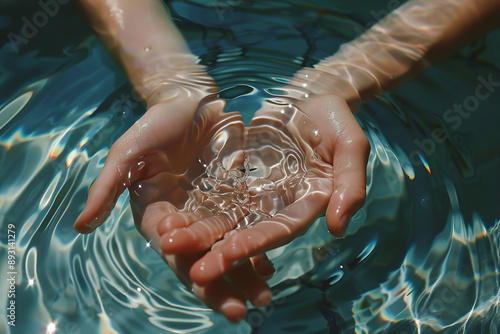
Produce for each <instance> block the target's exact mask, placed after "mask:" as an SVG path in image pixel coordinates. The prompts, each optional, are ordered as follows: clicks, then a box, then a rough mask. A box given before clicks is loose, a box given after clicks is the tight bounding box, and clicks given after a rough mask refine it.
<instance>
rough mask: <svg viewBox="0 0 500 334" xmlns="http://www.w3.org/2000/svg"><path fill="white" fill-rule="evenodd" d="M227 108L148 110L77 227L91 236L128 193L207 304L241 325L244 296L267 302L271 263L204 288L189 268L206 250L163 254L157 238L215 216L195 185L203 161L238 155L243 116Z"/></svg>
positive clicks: (144, 228)
mask: <svg viewBox="0 0 500 334" xmlns="http://www.w3.org/2000/svg"><path fill="white" fill-rule="evenodd" d="M223 107H224V103H223V101H221V100H219V99H217V98H216V97H214V96H209V97H206V98H204V99H203V100H202V102H201V103H199V100H196V99H174V100H169V101H167V102H165V103H159V104H156V105H154V106H152V107H151V108H149V109H148V111H147V112H146V113H145V115H144V116H143V117H141V118H140V119H139V120H138V121H137V122H136V124H134V126H133V127H131V128H130V129H129V130H128V131H127V132H126V133H125V134H124V135H123V136H122V137H120V138H119V139H118V140H117V142H116V143H115V144H114V145H113V146H112V147H111V149H110V151H109V154H108V156H107V159H106V162H105V165H104V167H103V169H102V171H101V173H100V174H99V176H98V178H97V179H96V181H95V182H94V184H93V185H92V187H91V188H90V190H89V197H88V201H87V203H86V206H85V208H84V210H83V211H82V213H81V215H80V216H79V217H78V219H77V221H76V223H75V225H74V228H75V229H76V230H77V231H78V232H80V233H90V232H92V231H94V230H95V229H96V228H97V227H98V226H99V225H101V224H102V223H103V222H104V221H105V219H106V218H107V216H108V215H109V213H110V211H111V210H112V208H113V207H114V205H115V202H116V200H117V199H118V197H119V196H120V194H121V193H122V192H123V191H124V190H125V189H126V188H128V189H129V192H130V199H131V206H132V211H133V215H134V220H135V222H136V226H137V228H138V230H139V231H140V233H141V234H142V235H143V236H144V237H145V238H146V239H147V240H148V241H149V242H151V245H152V247H153V248H154V249H155V250H156V251H157V252H159V253H160V254H162V257H163V259H164V260H165V262H167V264H168V265H169V266H170V267H171V268H172V270H173V271H174V272H175V273H176V275H177V276H178V277H179V279H180V280H181V281H182V282H183V283H184V284H185V285H186V286H187V287H188V288H189V289H191V290H192V291H193V292H195V294H196V295H197V296H198V297H199V298H200V299H201V300H202V301H203V302H205V304H207V306H209V307H211V308H212V309H214V310H215V311H217V312H220V313H222V314H223V315H224V316H226V317H227V318H228V319H229V320H231V321H238V320H240V319H241V318H242V317H243V316H244V314H245V312H246V301H247V299H248V300H250V301H251V302H252V303H253V304H254V305H256V306H263V305H265V304H266V303H267V302H268V301H269V300H270V297H271V293H270V291H269V287H268V285H267V283H266V282H265V278H266V276H269V275H271V274H272V273H273V271H274V268H272V265H271V264H270V262H268V261H267V258H266V257H265V256H258V257H254V258H253V259H251V260H245V261H243V262H244V263H242V265H241V266H239V267H238V268H236V269H234V270H232V271H231V272H228V273H227V274H226V275H224V276H223V277H219V278H217V279H214V280H211V282H210V284H207V285H205V286H199V285H198V284H195V283H193V282H192V281H191V279H190V277H189V270H190V269H191V267H192V265H193V264H194V263H195V262H196V261H197V260H198V259H199V258H200V257H201V256H202V255H203V254H204V252H199V251H196V247H193V249H192V250H191V251H190V252H184V253H183V252H178V253H177V254H175V255H165V254H163V252H162V249H161V246H160V243H161V241H160V233H159V232H161V231H162V229H164V228H165V226H170V227H171V226H178V227H180V226H181V225H182V224H189V223H192V222H193V221H195V220H199V219H201V218H206V217H207V215H210V211H209V210H207V209H206V208H207V207H210V205H211V204H213V203H212V202H210V201H209V202H210V203H209V204H206V205H204V204H203V203H204V202H206V194H204V193H203V192H202V191H200V190H199V189H198V188H199V185H198V186H197V185H196V180H197V179H199V177H200V175H203V174H204V173H205V172H206V166H204V165H203V163H202V161H203V160H207V159H209V160H217V159H220V160H221V159H226V160H227V159H233V158H231V156H235V157H237V156H238V154H237V153H236V154H235V153H233V151H237V149H238V147H239V146H241V140H242V135H243V122H242V120H241V116H240V115H239V114H238V113H228V114H225V113H223V111H222V110H223ZM235 159H236V160H237V158H235ZM198 208H200V209H199V210H197V209H198ZM203 208H205V210H203ZM224 218H225V219H221V220H218V222H219V224H220V225H224V224H228V225H231V224H232V222H231V217H224ZM209 246H211V244H210V245H209Z"/></svg>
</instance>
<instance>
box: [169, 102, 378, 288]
mask: <svg viewBox="0 0 500 334" xmlns="http://www.w3.org/2000/svg"><path fill="white" fill-rule="evenodd" d="M300 108H301V109H302V110H303V111H304V112H302V111H301V110H299V109H297V108H295V107H293V106H289V105H276V104H267V105H265V106H264V107H263V108H262V109H261V110H260V111H258V112H257V113H256V115H255V117H254V119H253V120H252V122H251V124H250V126H249V127H248V128H247V129H246V131H245V133H246V134H245V144H244V154H245V156H246V158H245V160H246V162H247V163H246V165H245V164H244V163H243V164H241V162H240V165H243V166H242V167H243V168H240V169H242V170H243V171H244V172H245V173H244V175H239V180H240V182H236V183H235V182H234V179H235V175H234V174H235V173H234V172H233V177H232V178H231V179H233V182H232V183H231V184H232V185H233V190H234V191H233V196H234V197H235V198H236V199H237V200H236V201H235V202H236V207H237V208H238V209H237V210H236V211H237V212H239V214H236V215H235V216H236V218H235V219H237V220H239V224H237V225H234V224H233V225H224V226H221V230H219V231H218V233H211V232H212V231H213V230H212V229H210V228H208V226H210V224H211V223H210V221H209V220H205V221H199V222H197V223H196V224H185V225H183V230H182V231H179V229H176V228H175V227H173V226H172V227H171V228H168V227H165V228H164V229H162V230H161V232H162V233H163V237H162V238H163V241H164V242H163V243H162V248H163V250H164V252H166V253H171V254H172V253H177V252H181V251H182V252H186V251H188V249H189V245H192V244H198V243H199V242H200V240H204V242H208V243H209V244H210V243H213V244H214V246H213V247H212V249H211V250H210V251H208V252H207V253H206V254H205V255H204V256H203V257H202V258H201V259H199V260H198V261H197V262H196V263H195V264H194V265H193V266H192V268H191V270H190V277H191V279H192V280H193V281H194V282H196V283H198V284H201V285H204V284H209V283H210V282H211V281H212V280H214V279H217V278H218V277H220V276H221V275H223V274H224V273H226V272H228V271H230V270H232V269H233V268H234V267H235V264H237V263H238V261H241V260H244V259H246V258H248V257H251V256H254V255H257V254H261V253H263V252H265V251H267V250H270V249H272V248H275V247H278V246H281V245H283V244H286V243H288V242H290V241H291V240H293V239H294V238H295V237H297V236H299V235H301V234H303V233H304V232H305V231H306V230H307V228H308V227H309V226H310V225H311V224H312V222H313V221H314V219H315V218H317V217H318V216H320V215H321V214H324V213H325V211H326V218H327V224H328V228H329V230H330V232H331V233H332V234H333V235H335V236H340V235H343V233H344V232H345V229H346V227H347V224H348V221H349V220H350V217H352V215H353V214H354V213H355V212H356V211H357V210H358V209H359V208H360V207H361V206H362V204H363V203H364V199H365V177H366V175H365V174H366V163H367V157H368V152H369V143H368V140H367V138H366V136H365V135H364V133H363V131H362V130H361V128H360V127H359V125H358V123H357V121H356V120H355V118H354V117H353V115H352V113H351V111H350V109H349V107H348V106H347V104H346V103H345V101H343V100H341V99H339V98H337V97H334V96H322V97H316V98H314V99H310V100H307V101H305V102H302V103H301V104H300ZM228 172H230V171H229V170H228ZM236 180H238V178H236ZM241 181H243V182H241ZM236 186H239V187H240V190H238V188H237V187H236ZM238 196H239V197H240V198H241V200H240V199H238ZM179 236H182V237H179ZM167 240H168V241H167ZM205 247H206V246H205Z"/></svg>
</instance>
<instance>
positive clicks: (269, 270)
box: [250, 253, 276, 280]
mask: <svg viewBox="0 0 500 334" xmlns="http://www.w3.org/2000/svg"><path fill="white" fill-rule="evenodd" d="M250 262H251V263H252V265H253V267H254V269H255V271H256V272H257V273H258V274H259V275H260V276H261V277H262V278H264V279H266V280H268V279H270V278H271V277H272V276H273V275H274V273H275V272H276V269H275V268H274V265H273V263H272V262H271V261H270V260H269V258H268V257H267V255H266V254H265V253H264V254H259V255H256V256H254V257H251V258H250Z"/></svg>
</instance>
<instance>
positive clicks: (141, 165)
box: [136, 161, 146, 170]
mask: <svg viewBox="0 0 500 334" xmlns="http://www.w3.org/2000/svg"><path fill="white" fill-rule="evenodd" d="M144 166H146V163H145V162H144V161H139V162H138V163H137V166H136V167H137V170H142V169H143V168H144Z"/></svg>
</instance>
